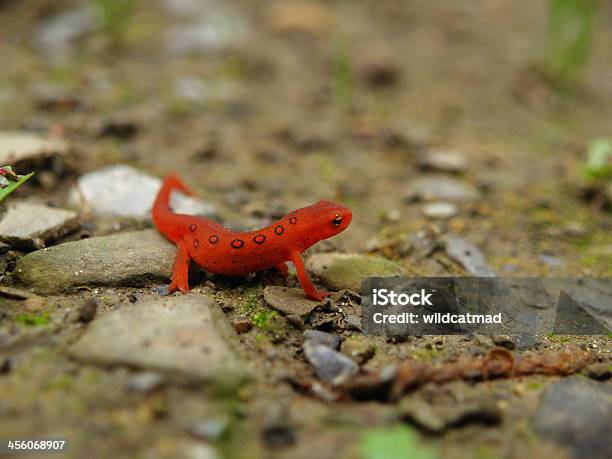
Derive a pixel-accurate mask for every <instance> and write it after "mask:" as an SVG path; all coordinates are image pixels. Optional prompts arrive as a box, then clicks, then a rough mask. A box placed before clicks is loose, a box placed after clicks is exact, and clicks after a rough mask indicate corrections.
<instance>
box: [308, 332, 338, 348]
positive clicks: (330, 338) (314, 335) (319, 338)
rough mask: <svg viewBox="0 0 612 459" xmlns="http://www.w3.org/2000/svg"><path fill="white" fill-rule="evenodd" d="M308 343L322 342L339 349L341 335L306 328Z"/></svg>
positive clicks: (324, 344)
mask: <svg viewBox="0 0 612 459" xmlns="http://www.w3.org/2000/svg"><path fill="white" fill-rule="evenodd" d="M304 338H305V339H306V343H315V344H322V345H323V346H327V347H329V348H330V349H335V350H338V349H339V348H340V341H341V340H340V337H339V336H338V335H334V334H333V333H325V332H322V331H319V330H306V331H305V332H304Z"/></svg>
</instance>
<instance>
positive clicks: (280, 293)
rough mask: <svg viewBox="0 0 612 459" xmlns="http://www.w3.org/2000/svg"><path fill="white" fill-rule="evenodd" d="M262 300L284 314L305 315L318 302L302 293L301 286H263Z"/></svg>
mask: <svg viewBox="0 0 612 459" xmlns="http://www.w3.org/2000/svg"><path fill="white" fill-rule="evenodd" d="M264 300H265V302H266V303H267V304H268V306H270V307H271V308H273V309H276V310H277V311H279V312H281V313H283V314H285V315H295V316H299V317H306V316H307V315H308V314H310V313H311V312H312V310H313V309H315V308H316V307H317V306H318V305H319V304H320V303H319V302H318V301H313V300H310V299H308V298H306V296H305V295H304V290H302V289H301V288H288V287H279V286H268V287H266V288H264Z"/></svg>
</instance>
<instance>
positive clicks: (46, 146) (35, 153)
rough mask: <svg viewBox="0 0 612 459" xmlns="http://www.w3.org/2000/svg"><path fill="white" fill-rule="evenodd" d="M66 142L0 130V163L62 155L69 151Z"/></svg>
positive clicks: (27, 133) (8, 163)
mask: <svg viewBox="0 0 612 459" xmlns="http://www.w3.org/2000/svg"><path fill="white" fill-rule="evenodd" d="M69 150H70V146H69V144H68V143H67V142H65V141H63V140H58V139H52V138H47V137H43V136H40V135H37V134H32V133H29V132H20V131H14V132H12V131H9V132H0V165H14V164H17V163H18V162H20V161H23V160H32V159H38V158H45V157H51V156H62V155H65V154H67V153H68V152H69Z"/></svg>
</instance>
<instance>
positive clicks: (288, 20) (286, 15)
mask: <svg viewBox="0 0 612 459" xmlns="http://www.w3.org/2000/svg"><path fill="white" fill-rule="evenodd" d="M267 23H268V27H269V28H270V30H272V31H273V32H275V33H280V34H304V35H310V36H313V37H320V36H325V35H327V34H328V33H329V32H331V31H332V30H333V28H334V27H335V23H336V18H335V15H334V13H333V11H332V10H331V9H330V8H329V7H328V6H327V5H325V4H323V3H319V2H312V1H306V0H282V1H275V2H274V3H273V4H272V5H271V6H270V7H269V9H268V11H267Z"/></svg>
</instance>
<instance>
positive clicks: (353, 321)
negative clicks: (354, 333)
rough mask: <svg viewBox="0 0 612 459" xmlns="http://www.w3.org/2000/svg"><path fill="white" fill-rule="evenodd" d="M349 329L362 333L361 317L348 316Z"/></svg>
mask: <svg viewBox="0 0 612 459" xmlns="http://www.w3.org/2000/svg"><path fill="white" fill-rule="evenodd" d="M346 325H347V328H349V329H353V330H358V331H361V317H359V316H358V315H356V314H349V315H348V316H346Z"/></svg>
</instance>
